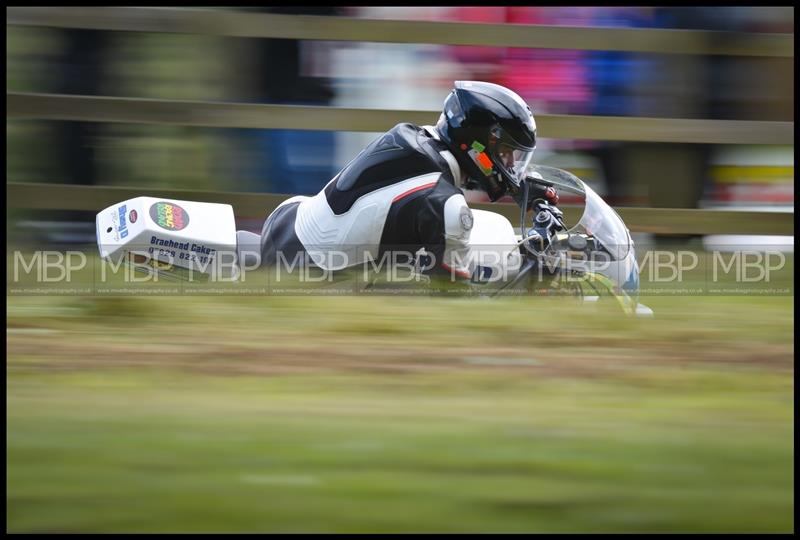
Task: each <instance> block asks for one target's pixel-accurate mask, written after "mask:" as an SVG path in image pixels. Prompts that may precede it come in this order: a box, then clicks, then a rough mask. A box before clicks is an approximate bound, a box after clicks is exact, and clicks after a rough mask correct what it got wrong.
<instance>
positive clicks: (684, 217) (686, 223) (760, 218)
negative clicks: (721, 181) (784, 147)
mask: <svg viewBox="0 0 800 540" xmlns="http://www.w3.org/2000/svg"><path fill="white" fill-rule="evenodd" d="M6 195H7V197H8V199H7V201H8V202H7V203H6V204H7V206H8V207H9V208H28V209H50V210H85V211H91V212H97V211H99V210H102V209H103V208H106V207H108V206H111V205H112V204H115V203H118V202H121V201H124V200H127V199H132V198H134V197H139V196H148V197H161V198H165V199H177V200H189V201H199V202H216V203H224V204H230V205H231V206H233V209H234V212H235V214H236V215H237V216H239V217H261V218H266V217H267V215H268V214H269V213H270V212H271V211H272V210H274V209H275V208H276V207H277V206H278V204H280V203H281V202H283V201H285V200H286V199H288V198H289V197H291V195H280V194H273V193H231V192H216V191H192V190H181V189H151V188H130V187H110V186H76V185H65V184H39V183H35V184H34V183H30V184H26V183H13V182H12V183H7V184H6ZM470 206H471V207H472V208H478V209H482V210H490V211H493V212H497V213H500V214H503V215H504V216H505V217H507V218H508V219H509V220H511V223H514V224H516V223H517V222H518V220H519V208H518V207H517V206H516V205H513V204H500V203H496V204H489V203H481V204H475V203H471V204H470ZM616 210H617V212H618V213H619V215H620V216H621V217H622V219H623V220H624V221H625V223H626V224H627V225H628V227H629V228H630V229H631V231H633V232H649V233H655V234H772V235H793V234H794V228H793V224H794V213H790V212H744V211H730V210H693V209H674V208H617V209H616ZM578 211H579V209H578V208H576V207H571V206H564V214H565V218H566V219H567V220H568V221H571V222H573V223H574V222H575V221H577V220H578V219H579V218H580V216H579V215H578Z"/></svg>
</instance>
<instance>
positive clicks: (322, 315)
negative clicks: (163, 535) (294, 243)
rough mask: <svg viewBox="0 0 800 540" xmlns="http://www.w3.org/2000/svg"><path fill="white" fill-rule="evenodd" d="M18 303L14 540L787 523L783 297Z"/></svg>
mask: <svg viewBox="0 0 800 540" xmlns="http://www.w3.org/2000/svg"><path fill="white" fill-rule="evenodd" d="M7 300H8V360H7V381H8V382H7V392H8V395H7V451H8V457H7V466H8V479H7V503H6V510H7V515H8V517H7V530H9V531H14V532H36V531H62V532H87V531H88V532H108V531H113V532H142V531H145V532H154V531H165V532H178V531H180V532H191V531H194V532H197V531H214V532H225V531H230V532H254V531H260V532H263V531H269V532H278V531H289V532H297V531H325V532H328V531H335V532H372V531H379V532H380V531H384V532H387V531H440V532H462V531H481V532H491V531H508V532H512V531H535V532H544V531H553V532H567V531H570V532H572V531H604V532H610V531H619V532H635V531H664V532H667V531H681V532H684V531H702V532H723V531H751V532H754V531H763V532H778V531H781V532H785V531H791V530H793V527H794V521H793V503H794V500H793V487H794V486H793V419H794V413H793V393H794V388H793V373H794V361H793V352H794V349H793V322H794V314H793V305H792V301H793V298H791V297H769V298H764V297H758V298H756V297H731V298H726V297H682V298H666V297H654V298H650V299H648V300H647V302H648V304H650V305H651V306H652V307H653V308H654V309H655V310H656V313H657V318H656V319H652V320H630V319H623V318H621V317H620V316H618V315H617V314H616V313H614V312H610V311H609V312H606V311H604V310H597V311H592V310H579V309H578V308H577V307H576V306H574V305H572V304H570V303H569V302H566V301H564V299H557V298H556V299H554V298H524V299H520V298H505V299H498V300H492V301H486V300H477V299H475V300H470V299H442V298H425V299H422V298H408V297H404V298H385V297H382V298H367V297H336V298H326V297H315V298H301V297H275V296H271V297H259V298H252V297H251V298H238V297H237V298H234V297H217V298H209V297H196V298H187V297H160V298H159V297H156V298H142V297H116V298H115V297H108V298H92V297H7Z"/></svg>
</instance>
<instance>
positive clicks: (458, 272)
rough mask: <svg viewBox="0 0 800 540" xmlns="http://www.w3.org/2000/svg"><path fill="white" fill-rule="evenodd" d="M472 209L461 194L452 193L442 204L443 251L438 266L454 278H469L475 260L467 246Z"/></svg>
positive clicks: (470, 229) (470, 228)
mask: <svg viewBox="0 0 800 540" xmlns="http://www.w3.org/2000/svg"><path fill="white" fill-rule="evenodd" d="M471 231H472V211H471V210H470V208H469V206H467V201H466V200H465V199H464V196H463V195H461V194H458V195H453V196H451V197H450V198H449V199H447V201H446V202H445V205H444V241H445V242H444V251H443V253H442V260H441V264H440V267H441V268H442V269H443V270H445V271H446V272H448V273H450V275H451V276H452V277H453V278H455V279H456V280H459V281H460V280H469V279H471V278H472V272H473V271H474V269H475V261H473V260H472V259H473V257H472V254H471V253H470V247H469V236H470V233H471Z"/></svg>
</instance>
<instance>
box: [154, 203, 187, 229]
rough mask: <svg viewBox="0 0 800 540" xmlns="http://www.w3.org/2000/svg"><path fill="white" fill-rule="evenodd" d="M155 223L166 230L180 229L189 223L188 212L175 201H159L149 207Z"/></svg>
mask: <svg viewBox="0 0 800 540" xmlns="http://www.w3.org/2000/svg"><path fill="white" fill-rule="evenodd" d="M150 217H151V218H152V219H153V221H155V223H156V225H158V226H159V227H161V228H162V229H166V230H168V231H180V230H181V229H185V228H186V226H187V225H188V224H189V214H188V213H187V212H186V210H184V209H183V208H181V207H180V206H178V205H177V204H175V203H169V202H165V201H160V202H157V203H155V204H154V205H153V206H151V207H150Z"/></svg>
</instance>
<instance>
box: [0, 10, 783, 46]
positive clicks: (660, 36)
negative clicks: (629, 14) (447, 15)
mask: <svg viewBox="0 0 800 540" xmlns="http://www.w3.org/2000/svg"><path fill="white" fill-rule="evenodd" d="M793 16H794V12H793V11H791V10H787V17H793ZM6 24H12V25H28V26H32V25H33V26H50V27H58V28H91V29H98V30H122V31H134V32H173V33H192V34H210V35H215V36H231V37H257V38H294V39H314V40H326V41H373V42H389V43H430V44H439V45H484V46H493V47H533V48H544V49H580V50H616V51H629V52H650V53H666V54H714V55H739V56H772V57H794V34H775V33H742V32H722V31H705V30H671V29H654V28H599V27H570V26H544V25H528V24H486V23H453V22H430V21H398V20H371V19H358V18H351V17H321V16H312V15H279V14H272V13H252V12H244V11H234V10H230V9H224V10H223V9H187V8H145V7H91V8H81V7H69V8H66V7H8V8H6Z"/></svg>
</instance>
